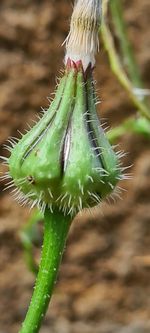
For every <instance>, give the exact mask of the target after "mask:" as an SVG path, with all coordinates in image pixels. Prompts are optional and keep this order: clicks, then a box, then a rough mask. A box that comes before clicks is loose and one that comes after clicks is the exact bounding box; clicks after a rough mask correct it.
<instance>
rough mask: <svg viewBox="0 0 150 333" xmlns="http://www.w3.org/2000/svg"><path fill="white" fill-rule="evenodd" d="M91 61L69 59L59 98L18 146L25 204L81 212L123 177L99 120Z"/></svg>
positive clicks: (14, 172)
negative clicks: (86, 64) (28, 202)
mask: <svg viewBox="0 0 150 333" xmlns="http://www.w3.org/2000/svg"><path fill="white" fill-rule="evenodd" d="M95 99H96V97H95V88H94V83H93V78H92V68H91V65H89V66H88V68H87V70H86V71H84V69H83V65H82V62H81V61H79V62H76V63H75V62H73V61H71V60H70V59H68V62H67V66H66V70H65V72H64V75H63V77H62V78H61V80H60V83H59V85H58V88H57V91H56V95H55V98H54V100H53V102H52V104H51V105H50V107H49V109H48V110H47V111H46V112H45V114H44V116H43V117H42V118H41V119H40V121H39V122H38V123H37V124H36V125H35V126H34V127H33V128H32V129H31V130H30V131H29V132H28V133H26V134H25V135H24V136H23V137H22V138H21V140H20V141H19V142H18V143H17V144H16V145H15V147H13V149H12V151H11V156H10V158H9V172H10V175H11V177H12V178H13V180H14V184H15V185H16V186H17V187H18V188H19V193H23V196H22V194H21V196H20V194H19V199H20V200H21V201H22V202H26V201H27V200H30V201H31V200H32V201H33V203H32V206H34V205H37V206H38V207H41V208H42V209H43V210H44V209H45V207H46V205H47V206H49V207H50V209H51V210H52V209H53V207H54V208H56V207H57V208H59V209H60V210H63V211H64V213H68V214H70V213H72V214H75V213H77V212H78V211H80V210H81V209H82V208H85V207H92V206H94V205H96V204H98V203H99V202H100V201H101V200H102V199H103V198H105V197H106V196H107V195H108V194H109V193H110V192H111V191H112V190H113V189H114V187H115V185H116V183H117V181H118V179H120V178H121V170H120V167H119V162H118V157H117V155H116V154H115V152H114V151H113V149H112V147H111V145H110V144H109V142H108V140H107V138H106V136H105V133H104V131H103V129H102V127H101V124H100V122H99V120H98V117H97V113H96V106H95V104H96V103H95Z"/></svg>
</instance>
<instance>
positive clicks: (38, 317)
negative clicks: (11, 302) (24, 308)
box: [20, 209, 71, 333]
mask: <svg viewBox="0 0 150 333" xmlns="http://www.w3.org/2000/svg"><path fill="white" fill-rule="evenodd" d="M70 224H71V218H70V216H64V215H63V213H61V212H58V211H55V212H54V213H51V212H50V211H49V209H46V211H45V216H44V242H43V249H42V256H41V262H40V267H39V272H38V276H37V280H36V284H35V289H34V292H33V296H32V299H31V303H30V306H29V309H28V312H27V315H26V318H25V321H24V323H23V325H22V328H21V330H20V333H37V332H39V329H40V326H41V323H42V320H43V318H44V315H45V313H46V310H47V307H48V304H49V301H50V298H51V296H52V293H53V288H54V285H55V282H56V278H57V273H58V269H59V265H60V261H61V258H62V254H63V250H64V246H65V242H66V238H67V235H68V231H69V227H70Z"/></svg>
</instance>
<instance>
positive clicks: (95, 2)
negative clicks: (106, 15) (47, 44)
mask: <svg viewBox="0 0 150 333" xmlns="http://www.w3.org/2000/svg"><path fill="white" fill-rule="evenodd" d="M100 21H101V0H76V1H75V5H74V10H73V14H72V18H71V23H70V32H69V34H68V37H67V38H66V41H65V42H66V57H65V61H66V62H67V59H68V58H70V59H71V60H73V61H75V62H76V61H79V60H81V61H82V64H83V68H84V70H86V69H87V67H88V65H89V63H91V64H92V67H93V66H94V65H95V54H96V52H97V51H98V50H99V38H98V31H99V27H100Z"/></svg>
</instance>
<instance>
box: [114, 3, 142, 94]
mask: <svg viewBox="0 0 150 333" xmlns="http://www.w3.org/2000/svg"><path fill="white" fill-rule="evenodd" d="M109 4H110V9H111V14H112V18H113V23H114V25H115V28H116V29H115V31H116V33H117V36H118V37H119V40H120V46H121V49H122V56H123V58H124V63H125V65H126V66H127V70H128V74H129V77H130V79H131V81H132V83H133V84H134V86H135V87H138V88H143V84H142V80H141V77H140V73H139V68H138V66H137V63H136V59H135V56H134V52H133V49H132V46H131V43H130V41H129V39H128V33H127V27H126V23H125V20H124V16H123V8H122V2H121V1H120V0H110V2H109Z"/></svg>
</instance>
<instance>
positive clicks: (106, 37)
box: [101, 0, 150, 120]
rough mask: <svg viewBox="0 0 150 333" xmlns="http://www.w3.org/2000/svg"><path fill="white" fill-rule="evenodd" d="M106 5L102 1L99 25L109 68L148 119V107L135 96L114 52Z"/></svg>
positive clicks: (149, 117) (149, 112)
mask: <svg viewBox="0 0 150 333" xmlns="http://www.w3.org/2000/svg"><path fill="white" fill-rule="evenodd" d="M107 5H108V1H107V0H105V2H104V3H103V13H104V17H103V23H102V26H101V35H102V39H103V43H104V46H105V49H106V51H107V53H108V57H109V61H110V65H111V69H112V71H113V73H114V74H115V75H116V76H117V78H118V80H119V81H120V83H121V85H122V86H123V87H124V88H125V90H126V91H127V92H128V95H129V97H130V99H131V100H132V102H133V104H134V105H135V106H136V107H137V108H138V110H139V112H140V114H141V115H142V116H144V117H146V118H147V119H149V120H150V110H149V108H148V107H147V106H146V105H145V104H144V103H143V102H142V101H140V100H139V99H138V98H137V96H136V95H135V94H134V86H133V85H132V83H131V81H130V80H129V79H128V77H127V75H126V73H125V72H124V70H123V68H122V65H121V63H120V59H119V57H118V54H117V52H116V49H115V46H114V41H113V38H112V35H111V32H110V30H109V28H108V26H107V24H106V19H105V17H106V14H107Z"/></svg>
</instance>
